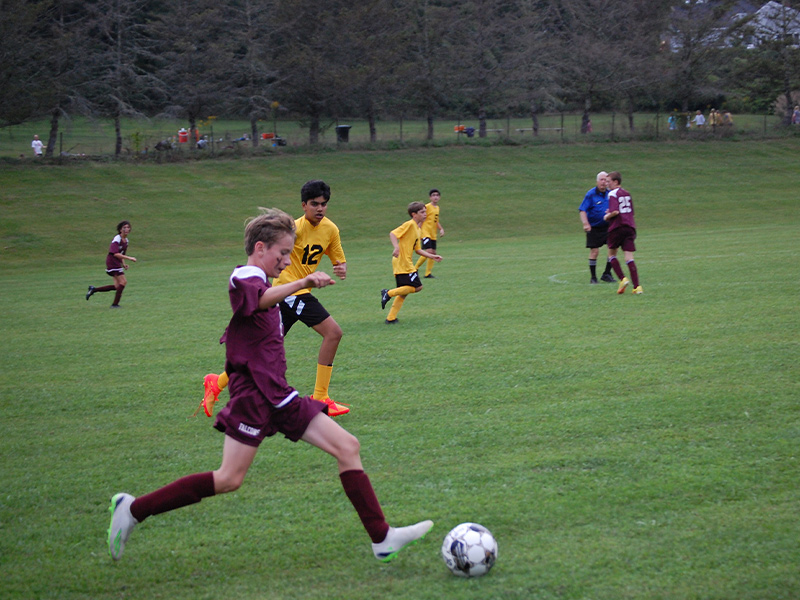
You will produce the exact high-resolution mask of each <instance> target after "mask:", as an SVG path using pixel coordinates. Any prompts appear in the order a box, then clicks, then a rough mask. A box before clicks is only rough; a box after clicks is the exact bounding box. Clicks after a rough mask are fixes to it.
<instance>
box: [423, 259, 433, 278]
mask: <svg viewBox="0 0 800 600" xmlns="http://www.w3.org/2000/svg"><path fill="white" fill-rule="evenodd" d="M431 271H433V261H432V260H431V259H430V258H429V259H428V264H427V265H425V275H430V274H431Z"/></svg>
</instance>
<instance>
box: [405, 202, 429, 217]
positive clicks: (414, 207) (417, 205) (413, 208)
mask: <svg viewBox="0 0 800 600" xmlns="http://www.w3.org/2000/svg"><path fill="white" fill-rule="evenodd" d="M421 210H425V205H424V204H423V203H422V202H412V203H411V204H409V205H408V216H410V217H413V216H414V215H415V214H416V213H418V212H419V211H421Z"/></svg>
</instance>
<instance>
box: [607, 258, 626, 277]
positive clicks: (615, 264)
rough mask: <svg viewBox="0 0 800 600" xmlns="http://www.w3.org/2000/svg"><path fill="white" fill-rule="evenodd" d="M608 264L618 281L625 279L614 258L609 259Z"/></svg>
mask: <svg viewBox="0 0 800 600" xmlns="http://www.w3.org/2000/svg"><path fill="white" fill-rule="evenodd" d="M608 262H610V263H611V268H612V269H614V273H616V274H617V277H619V278H620V279H622V278H623V277H625V273H623V272H622V267H621V266H620V264H619V261H618V260H617V257H616V256H613V257H611V258H610V259H609V261H608Z"/></svg>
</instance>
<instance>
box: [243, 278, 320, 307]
mask: <svg viewBox="0 0 800 600" xmlns="http://www.w3.org/2000/svg"><path fill="white" fill-rule="evenodd" d="M335 283H336V282H335V281H334V280H333V279H331V276H330V275H328V274H327V273H324V272H323V271H314V272H313V273H311V274H309V275H306V276H305V277H303V278H302V279H298V280H297V281H290V282H289V283H284V284H283V285H276V286H273V287H271V288H269V289H268V290H267V291H265V292H264V294H263V295H262V296H261V298H260V299H259V301H258V308H259V309H261V310H267V309H268V308H270V307H272V306H275V305H276V304H277V303H278V302H280V301H281V300H283V299H284V298H286V297H287V296H291V295H292V294H294V293H295V292H298V291H300V290H302V289H305V288H323V287H325V286H327V285H333V284H335Z"/></svg>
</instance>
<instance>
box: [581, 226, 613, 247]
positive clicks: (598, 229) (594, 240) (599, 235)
mask: <svg viewBox="0 0 800 600" xmlns="http://www.w3.org/2000/svg"><path fill="white" fill-rule="evenodd" d="M607 241H608V223H605V224H603V225H592V229H591V230H590V231H587V232H586V247H587V248H600V247H601V246H605V245H606V242H607Z"/></svg>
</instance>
